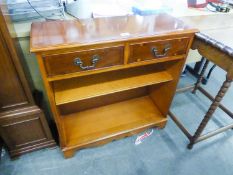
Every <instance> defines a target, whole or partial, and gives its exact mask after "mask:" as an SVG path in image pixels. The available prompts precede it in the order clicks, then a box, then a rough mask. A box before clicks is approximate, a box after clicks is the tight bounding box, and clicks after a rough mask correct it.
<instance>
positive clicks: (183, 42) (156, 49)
mask: <svg viewBox="0 0 233 175" xmlns="http://www.w3.org/2000/svg"><path fill="white" fill-rule="evenodd" d="M188 43H189V38H180V39H169V40H161V41H151V42H143V43H137V44H130V55H129V60H128V62H129V63H133V62H138V61H146V60H152V59H161V58H165V57H169V56H175V55H182V54H185V53H186V50H187V47H188Z"/></svg>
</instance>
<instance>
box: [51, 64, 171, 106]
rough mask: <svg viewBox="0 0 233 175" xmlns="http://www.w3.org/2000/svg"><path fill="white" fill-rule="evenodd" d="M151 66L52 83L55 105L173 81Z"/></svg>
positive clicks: (168, 75)
mask: <svg viewBox="0 0 233 175" xmlns="http://www.w3.org/2000/svg"><path fill="white" fill-rule="evenodd" d="M155 70H156V69H155V68H154V67H153V66H149V67H147V68H133V69H130V70H127V71H125V70H121V71H112V72H107V73H101V74H95V75H91V76H83V77H77V78H72V79H68V80H66V81H57V82H54V92H55V102H56V105H62V104H67V103H71V102H75V101H79V100H84V99H89V98H94V97H98V96H102V95H106V94H112V93H116V92H121V91H126V90H129V89H135V88H139V87H144V86H149V85H153V84H159V83H163V82H168V81H171V80H173V77H172V75H171V74H169V73H168V72H167V71H165V70H164V69H162V67H160V70H159V71H158V70H157V71H155Z"/></svg>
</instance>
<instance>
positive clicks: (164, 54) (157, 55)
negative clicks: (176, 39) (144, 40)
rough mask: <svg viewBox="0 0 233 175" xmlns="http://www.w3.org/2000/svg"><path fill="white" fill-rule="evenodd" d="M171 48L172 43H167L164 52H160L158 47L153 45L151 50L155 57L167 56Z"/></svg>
mask: <svg viewBox="0 0 233 175" xmlns="http://www.w3.org/2000/svg"><path fill="white" fill-rule="evenodd" d="M170 49H171V46H170V45H166V46H165V48H164V49H163V53H162V54H159V51H158V49H157V48H156V47H152V49H151V52H152V54H153V56H154V57H155V58H160V57H165V56H167V54H168V51H169V50H170Z"/></svg>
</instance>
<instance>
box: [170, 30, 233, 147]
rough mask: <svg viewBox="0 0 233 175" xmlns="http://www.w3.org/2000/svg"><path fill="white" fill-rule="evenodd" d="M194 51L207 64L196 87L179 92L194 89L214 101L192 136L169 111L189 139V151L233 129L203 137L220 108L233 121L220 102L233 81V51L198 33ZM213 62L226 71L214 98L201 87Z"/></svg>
mask: <svg viewBox="0 0 233 175" xmlns="http://www.w3.org/2000/svg"><path fill="white" fill-rule="evenodd" d="M192 49H193V50H195V49H197V50H198V52H199V53H200V54H201V55H202V56H203V57H204V58H206V61H205V64H204V66H203V68H202V71H201V73H200V76H199V78H198V80H197V82H196V84H195V85H194V86H189V87H185V88H182V89H179V90H177V92H182V91H186V90H189V89H192V88H193V87H194V88H193V91H192V93H193V94H195V93H196V91H197V90H199V91H200V92H201V93H203V94H204V95H205V96H206V97H207V98H209V99H210V100H211V101H212V104H211V105H210V107H209V109H208V111H207V113H206V114H205V116H204V118H203V120H202V122H201V123H200V125H199V126H198V128H197V130H196V132H195V134H194V135H191V134H190V133H189V132H188V130H187V129H186V128H185V127H184V126H183V125H182V123H181V122H180V121H179V120H178V119H177V118H176V117H175V115H174V114H173V113H172V112H171V111H169V115H170V117H171V119H172V120H173V121H174V122H175V123H176V125H177V126H178V127H179V128H180V129H181V131H182V132H183V133H184V134H185V135H186V136H187V137H188V139H189V140H190V143H189V144H188V146H187V147H188V149H192V148H193V145H194V144H195V143H198V142H200V141H203V140H205V139H208V138H210V137H212V136H215V135H216V134H219V133H222V132H224V131H226V130H228V129H231V128H233V124H230V125H227V126H224V127H222V128H219V129H217V130H215V131H212V132H209V133H207V134H205V135H201V134H202V132H203V130H204V129H205V127H206V125H207V124H208V122H209V120H210V119H211V118H212V116H213V114H214V112H215V110H216V109H217V108H218V107H219V108H220V109H222V110H223V111H224V112H225V113H226V114H228V116H230V117H231V118H232V119H233V113H232V112H231V111H229V110H228V109H227V108H226V107H225V106H223V105H222V104H221V103H220V102H221V100H222V99H223V97H224V95H225V94H226V92H227V90H228V89H229V87H230V85H231V82H232V81H233V49H232V48H230V47H228V46H225V45H224V44H222V43H220V42H218V41H216V40H214V39H212V38H210V37H208V36H206V35H204V34H202V33H197V34H196V36H195V40H194V43H193V45H192ZM210 61H211V62H213V63H214V64H215V65H217V66H219V67H221V68H222V69H223V70H225V71H226V73H227V75H226V80H225V81H224V82H223V84H222V86H221V88H220V90H219V92H218V94H217V95H216V96H215V97H213V96H211V95H210V94H209V93H208V92H207V91H206V90H205V89H203V88H202V87H201V82H202V79H203V76H204V73H205V71H206V68H207V66H208V64H209V62H210Z"/></svg>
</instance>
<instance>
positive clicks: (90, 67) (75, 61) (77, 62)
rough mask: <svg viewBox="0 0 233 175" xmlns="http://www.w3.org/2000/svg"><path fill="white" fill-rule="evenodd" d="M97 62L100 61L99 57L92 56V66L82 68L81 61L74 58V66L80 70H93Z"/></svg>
mask: <svg viewBox="0 0 233 175" xmlns="http://www.w3.org/2000/svg"><path fill="white" fill-rule="evenodd" d="M99 60H100V56H99V55H93V56H92V60H91V63H92V65H91V66H84V65H83V62H82V60H81V59H80V58H75V59H74V65H76V66H79V67H80V68H81V69H82V70H90V69H93V68H95V66H96V63H97V62H98V61H99Z"/></svg>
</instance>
